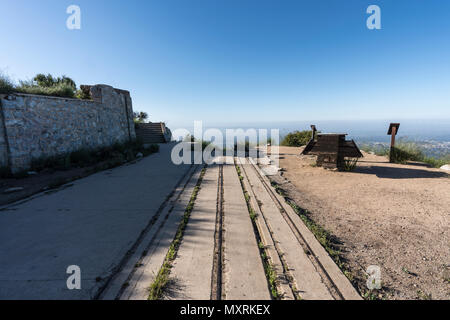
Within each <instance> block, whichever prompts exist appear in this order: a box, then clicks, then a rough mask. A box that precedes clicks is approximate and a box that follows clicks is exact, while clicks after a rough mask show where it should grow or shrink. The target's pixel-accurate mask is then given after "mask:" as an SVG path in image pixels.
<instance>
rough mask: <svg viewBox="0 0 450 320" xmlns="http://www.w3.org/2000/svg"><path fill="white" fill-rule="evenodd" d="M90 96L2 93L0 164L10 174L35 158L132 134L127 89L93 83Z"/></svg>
mask: <svg viewBox="0 0 450 320" xmlns="http://www.w3.org/2000/svg"><path fill="white" fill-rule="evenodd" d="M89 88H90V92H91V96H92V100H79V99H68V98H58V97H46V96H36V95H28V94H10V95H0V108H1V112H0V166H2V167H5V166H9V167H10V168H11V170H12V171H13V172H17V171H21V170H26V169H28V168H29V166H30V164H31V161H32V159H33V158H42V157H50V156H55V155H61V154H66V153H69V152H72V151H75V150H78V149H81V148H98V147H103V146H109V145H112V144H114V143H115V142H125V141H128V140H132V139H135V138H136V133H135V130H134V123H133V108H132V101H131V97H130V93H129V92H128V91H124V90H119V89H114V88H113V87H111V86H106V85H96V86H91V87H89Z"/></svg>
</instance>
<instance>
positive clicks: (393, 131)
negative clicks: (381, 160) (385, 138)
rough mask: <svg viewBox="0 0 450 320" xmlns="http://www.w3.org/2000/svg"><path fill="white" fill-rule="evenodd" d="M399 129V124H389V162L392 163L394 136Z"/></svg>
mask: <svg viewBox="0 0 450 320" xmlns="http://www.w3.org/2000/svg"><path fill="white" fill-rule="evenodd" d="M399 128H400V123H391V125H390V126H389V131H388V135H390V136H391V152H390V154H389V161H390V162H391V163H392V162H394V159H393V155H394V148H395V136H396V135H397V133H398V129H399Z"/></svg>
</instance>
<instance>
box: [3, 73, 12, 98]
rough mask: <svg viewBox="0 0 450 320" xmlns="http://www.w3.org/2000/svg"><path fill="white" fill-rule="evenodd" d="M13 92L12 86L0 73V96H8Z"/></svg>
mask: <svg viewBox="0 0 450 320" xmlns="http://www.w3.org/2000/svg"><path fill="white" fill-rule="evenodd" d="M13 91H14V84H13V83H12V81H11V80H10V79H9V78H8V77H7V76H5V75H3V74H1V73H0V94H9V93H12V92H13Z"/></svg>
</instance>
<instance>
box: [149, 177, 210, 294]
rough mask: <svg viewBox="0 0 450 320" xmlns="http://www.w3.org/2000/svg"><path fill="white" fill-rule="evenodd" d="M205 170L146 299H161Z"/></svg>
mask: <svg viewBox="0 0 450 320" xmlns="http://www.w3.org/2000/svg"><path fill="white" fill-rule="evenodd" d="M205 172H206V169H203V170H202V172H201V174H200V177H199V179H198V181H197V185H196V187H195V188H194V191H193V192H192V195H191V199H190V200H189V203H188V205H187V207H186V210H185V212H184V216H183V219H182V220H181V223H180V224H179V226H178V230H177V233H176V235H175V238H174V240H173V241H172V243H171V245H170V247H169V251H168V252H167V255H166V258H165V259H164V263H163V265H162V267H161V269H160V270H159V272H158V274H157V275H156V277H155V280H154V281H153V283H152V284H151V286H150V288H149V296H148V300H158V299H161V297H162V295H163V292H164V289H165V288H166V286H167V284H168V282H169V277H170V272H171V270H172V265H173V262H174V260H175V258H176V256H177V253H178V249H179V247H180V244H181V240H182V239H183V236H184V231H185V229H186V226H187V224H188V222H189V218H190V216H191V213H192V210H193V209H194V205H195V200H196V199H197V195H198V193H199V191H200V185H201V183H202V181H203V177H204V176H205Z"/></svg>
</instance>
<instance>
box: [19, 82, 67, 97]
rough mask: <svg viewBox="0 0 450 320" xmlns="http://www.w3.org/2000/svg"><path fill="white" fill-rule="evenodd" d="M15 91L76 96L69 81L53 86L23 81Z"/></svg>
mask: <svg viewBox="0 0 450 320" xmlns="http://www.w3.org/2000/svg"><path fill="white" fill-rule="evenodd" d="M14 91H15V92H18V93H26V94H35V95H41V96H52V97H61V98H75V90H74V88H73V87H72V86H71V85H69V84H67V83H59V84H56V85H54V86H51V87H41V86H38V85H35V84H34V83H32V82H23V81H22V82H21V83H20V85H19V86H18V87H16V88H15V90H14Z"/></svg>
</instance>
